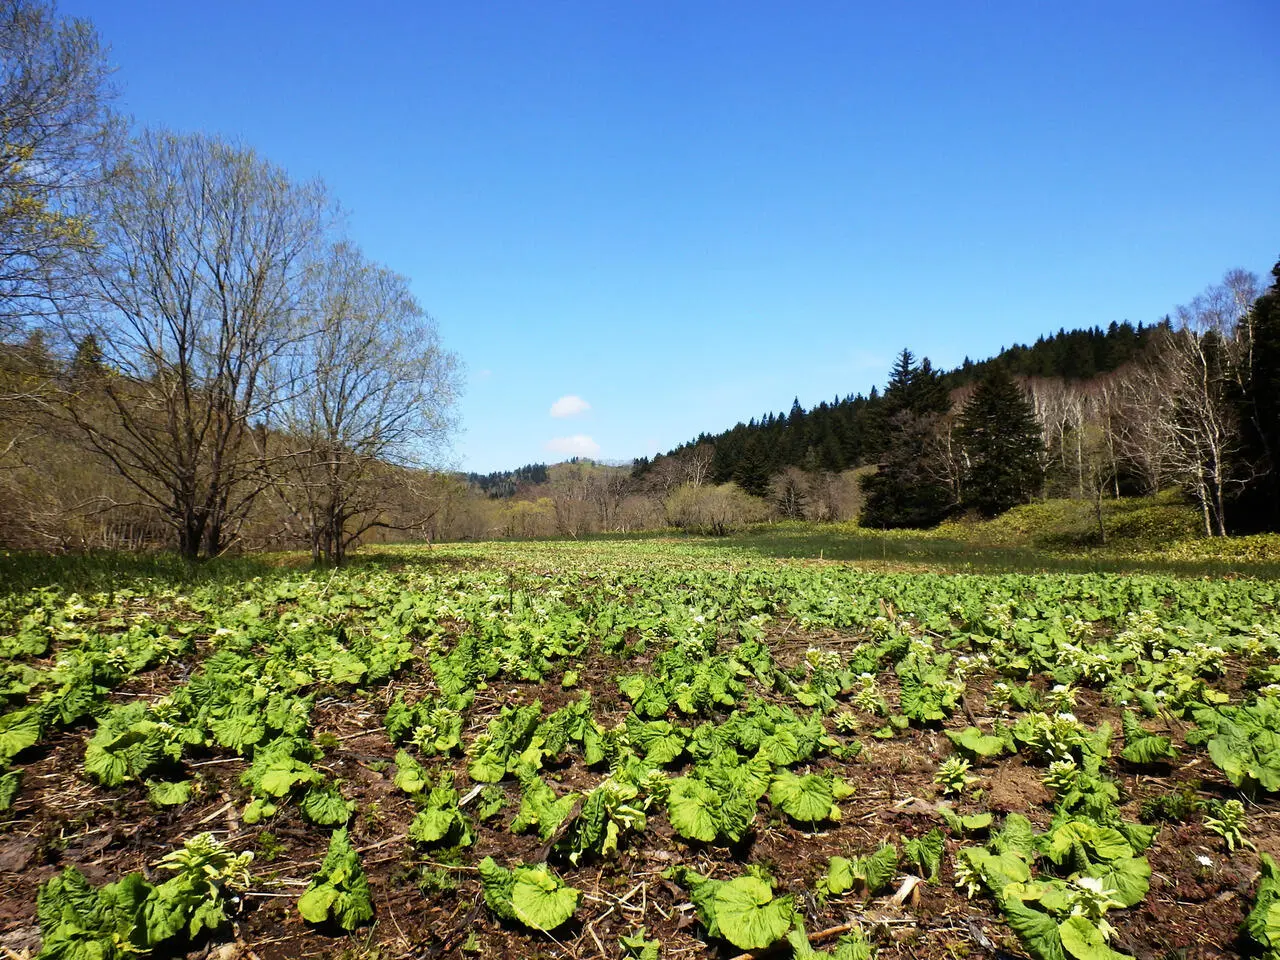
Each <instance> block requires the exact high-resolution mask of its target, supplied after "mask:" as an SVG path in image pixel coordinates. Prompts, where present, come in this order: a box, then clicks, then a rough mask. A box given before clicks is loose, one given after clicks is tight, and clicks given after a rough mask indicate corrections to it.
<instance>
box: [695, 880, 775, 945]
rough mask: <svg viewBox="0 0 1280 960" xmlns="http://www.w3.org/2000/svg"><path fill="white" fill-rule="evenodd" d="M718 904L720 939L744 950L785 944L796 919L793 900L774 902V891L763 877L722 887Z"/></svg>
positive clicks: (717, 896) (719, 891) (717, 897)
mask: <svg viewBox="0 0 1280 960" xmlns="http://www.w3.org/2000/svg"><path fill="white" fill-rule="evenodd" d="M714 903H715V918H716V923H717V925H718V926H719V928H720V935H721V936H723V937H724V938H725V939H726V940H728V941H729V942H730V943H732V944H733V945H734V946H735V947H738V948H740V949H742V950H760V949H762V948H764V947H767V946H769V945H770V944H773V943H775V942H777V941H778V940H781V939H782V938H783V937H784V936H786V933H787V931H788V930H789V929H791V924H792V922H793V921H794V919H795V910H794V909H793V907H792V904H791V898H790V897H782V898H780V899H778V900H775V899H773V891H772V890H770V889H769V885H768V884H767V883H765V882H764V881H763V880H761V879H760V878H759V877H753V876H745V877H738V878H737V879H736V880H730V881H728V882H727V883H722V884H721V885H720V886H719V887H718V888H716V892H715V897H714Z"/></svg>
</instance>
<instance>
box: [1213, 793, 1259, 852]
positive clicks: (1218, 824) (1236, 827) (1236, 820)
mask: <svg viewBox="0 0 1280 960" xmlns="http://www.w3.org/2000/svg"><path fill="white" fill-rule="evenodd" d="M1213 812H1214V814H1216V816H1208V817H1205V818H1204V828H1205V829H1206V830H1208V831H1209V832H1211V833H1216V834H1217V835H1218V836H1220V837H1221V838H1222V839H1223V841H1224V842H1225V843H1226V845H1227V850H1228V851H1230V852H1232V853H1234V852H1235V849H1236V847H1249V848H1253V843H1251V842H1250V841H1249V839H1248V838H1247V837H1245V835H1244V827H1245V818H1244V804H1243V803H1241V802H1240V801H1239V800H1227V801H1225V802H1223V803H1220V804H1217V809H1215V810H1214V811H1213Z"/></svg>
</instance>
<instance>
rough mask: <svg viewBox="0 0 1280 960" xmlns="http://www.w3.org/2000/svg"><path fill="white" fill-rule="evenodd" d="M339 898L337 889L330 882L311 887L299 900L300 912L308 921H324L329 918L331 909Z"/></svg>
mask: <svg viewBox="0 0 1280 960" xmlns="http://www.w3.org/2000/svg"><path fill="white" fill-rule="evenodd" d="M337 899H338V891H337V889H336V888H334V887H331V886H329V885H328V884H321V885H320V886H316V887H310V888H308V890H307V891H306V892H305V893H304V894H303V895H302V897H301V898H300V899H299V900H298V912H299V913H300V914H302V919H303V920H306V921H307V922H308V923H324V921H325V920H327V919H329V910H330V908H331V907H332V906H333V904H334V901H335V900H337Z"/></svg>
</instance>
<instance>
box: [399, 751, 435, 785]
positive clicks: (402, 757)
mask: <svg viewBox="0 0 1280 960" xmlns="http://www.w3.org/2000/svg"><path fill="white" fill-rule="evenodd" d="M395 785H396V786H397V787H399V788H400V789H401V790H403V791H404V792H405V793H421V792H422V791H423V790H424V789H426V788H427V787H429V786H430V785H431V780H430V777H429V776H428V775H427V771H426V768H425V767H423V765H422V764H420V763H419V762H418V761H417V760H416V759H414V757H413V755H412V754H410V753H409V752H408V751H407V750H397V751H396V776H395Z"/></svg>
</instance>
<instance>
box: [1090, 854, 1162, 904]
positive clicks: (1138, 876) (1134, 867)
mask: <svg viewBox="0 0 1280 960" xmlns="http://www.w3.org/2000/svg"><path fill="white" fill-rule="evenodd" d="M1085 875H1086V876H1089V877H1095V878H1097V879H1098V880H1101V881H1102V883H1103V886H1105V887H1106V888H1107V889H1110V890H1114V891H1115V893H1114V894H1112V896H1113V897H1115V899H1116V900H1119V901H1120V903H1122V904H1124V906H1126V907H1132V906H1135V905H1136V904H1139V903H1141V902H1142V899H1143V897H1145V896H1146V895H1147V890H1148V889H1150V886H1151V864H1149V863H1148V862H1147V858H1146V857H1119V858H1117V859H1115V860H1111V861H1109V862H1107V863H1095V864H1094V865H1093V866H1091V867H1090V868H1089V869H1088V870H1087V871H1086V872H1085Z"/></svg>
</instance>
